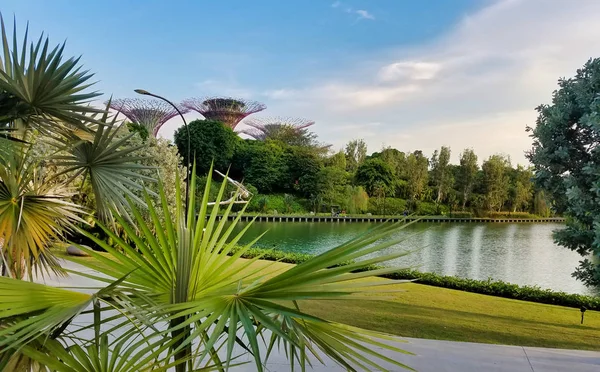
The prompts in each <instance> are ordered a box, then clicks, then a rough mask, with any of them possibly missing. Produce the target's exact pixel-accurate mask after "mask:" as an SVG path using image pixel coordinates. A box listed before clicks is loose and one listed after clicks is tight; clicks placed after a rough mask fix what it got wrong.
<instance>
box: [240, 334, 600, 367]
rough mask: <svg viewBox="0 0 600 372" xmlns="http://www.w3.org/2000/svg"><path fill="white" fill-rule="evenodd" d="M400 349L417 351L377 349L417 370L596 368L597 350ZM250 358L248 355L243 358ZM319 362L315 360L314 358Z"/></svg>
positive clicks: (277, 363)
mask: <svg viewBox="0 0 600 372" xmlns="http://www.w3.org/2000/svg"><path fill="white" fill-rule="evenodd" d="M406 340H407V341H408V343H406V344H402V345H401V346H400V347H401V348H402V349H405V350H408V351H411V352H413V353H415V354H416V355H398V354H395V353H393V352H390V351H385V350H379V351H380V352H382V353H383V354H385V355H387V356H390V357H392V358H397V359H396V360H398V361H400V362H402V363H404V364H406V365H409V366H410V367H412V368H414V369H416V370H417V371H420V372H599V371H600V352H593V351H579V350H561V349H544V348H536V347H520V346H502V345H489V344H476V343H470V342H452V341H436V340H425V339H414V338H412V339H409V338H407V339H406ZM245 360H248V361H249V357H248V359H245ZM317 363H318V362H317ZM380 365H382V366H383V367H384V368H388V369H387V370H389V371H406V370H404V369H401V368H399V367H396V366H394V365H390V364H385V363H381V364H380ZM313 366H314V368H313V369H311V370H310V371H315V372H326V371H331V372H337V371H345V369H344V368H342V367H339V366H338V365H337V364H335V363H334V362H332V361H326V365H325V366H323V365H321V364H320V363H319V364H313ZM233 370H234V371H236V372H250V371H255V370H256V367H255V366H254V365H253V364H246V365H243V366H239V367H237V368H235V369H233ZM266 370H267V371H270V372H284V371H290V370H291V369H290V364H289V363H288V362H287V360H286V358H285V355H283V354H274V355H271V357H270V358H269V363H268V364H267V365H266Z"/></svg>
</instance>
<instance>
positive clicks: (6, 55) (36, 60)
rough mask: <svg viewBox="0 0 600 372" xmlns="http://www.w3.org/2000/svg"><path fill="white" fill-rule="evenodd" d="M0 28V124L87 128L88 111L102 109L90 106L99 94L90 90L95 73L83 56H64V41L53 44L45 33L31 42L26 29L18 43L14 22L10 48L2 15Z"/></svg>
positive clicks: (46, 128)
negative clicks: (83, 62)
mask: <svg viewBox="0 0 600 372" xmlns="http://www.w3.org/2000/svg"><path fill="white" fill-rule="evenodd" d="M0 33H1V38H2V51H1V53H0V125H2V124H4V125H6V124H8V125H10V126H11V127H12V128H17V129H21V130H26V129H29V128H33V129H38V130H40V131H41V132H43V133H51V132H65V131H67V132H68V130H69V129H72V128H78V129H80V130H87V128H86V127H85V125H84V124H82V123H83V122H85V120H86V115H87V114H91V113H100V112H102V111H103V110H101V109H97V108H94V107H92V106H89V105H86V104H87V103H89V102H90V101H91V100H92V99H94V98H95V97H97V96H99V95H100V94H99V93H97V92H87V89H88V88H89V87H90V86H91V85H92V84H91V83H89V80H90V79H91V77H92V76H93V75H92V74H90V73H89V72H88V71H85V70H82V68H81V66H79V58H69V59H67V60H66V61H65V60H63V59H64V58H63V51H64V47H65V45H64V44H61V45H58V46H56V47H54V48H50V46H49V40H48V38H47V37H44V35H40V37H39V38H38V40H37V42H35V43H31V44H29V43H28V31H27V30H26V31H25V34H24V37H23V40H22V43H19V41H18V33H17V29H16V22H15V25H14V30H13V35H12V36H13V37H12V48H11V43H10V42H9V39H8V36H7V33H6V28H5V25H4V20H3V18H2V15H1V14H0ZM19 44H21V46H20V48H19Z"/></svg>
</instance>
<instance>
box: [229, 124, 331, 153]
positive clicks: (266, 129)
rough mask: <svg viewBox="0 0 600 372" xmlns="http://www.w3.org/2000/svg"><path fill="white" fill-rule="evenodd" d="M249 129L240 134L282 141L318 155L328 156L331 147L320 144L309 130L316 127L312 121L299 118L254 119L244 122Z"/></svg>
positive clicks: (260, 139)
mask: <svg viewBox="0 0 600 372" xmlns="http://www.w3.org/2000/svg"><path fill="white" fill-rule="evenodd" d="M244 124H246V125H248V126H249V127H251V128H249V129H244V130H241V131H240V133H244V134H247V135H249V136H250V137H252V138H254V139H256V140H259V141H265V140H275V141H281V142H283V143H285V144H288V145H290V146H300V147H306V148H311V149H313V151H315V152H317V153H322V154H326V153H327V152H328V151H329V148H330V147H331V145H327V144H323V143H320V142H319V141H318V140H317V135H316V134H315V133H313V132H310V131H309V130H308V129H307V128H308V127H310V126H312V125H314V124H315V122H314V121H312V120H306V119H299V118H252V119H247V120H245V121H244Z"/></svg>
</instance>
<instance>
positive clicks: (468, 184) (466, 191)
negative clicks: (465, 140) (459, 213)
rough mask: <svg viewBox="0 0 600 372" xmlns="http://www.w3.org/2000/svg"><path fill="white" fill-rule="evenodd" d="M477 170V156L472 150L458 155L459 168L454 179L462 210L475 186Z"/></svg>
mask: <svg viewBox="0 0 600 372" xmlns="http://www.w3.org/2000/svg"><path fill="white" fill-rule="evenodd" d="M478 169H479V166H478V165H477V155H475V152H474V151H473V149H465V150H464V151H463V152H462V154H460V167H459V171H458V177H457V179H456V183H457V186H458V191H459V192H460V195H461V203H462V209H465V206H466V205H467V202H468V201H469V198H470V196H471V193H472V191H473V186H474V185H475V179H476V176H477V170H478Z"/></svg>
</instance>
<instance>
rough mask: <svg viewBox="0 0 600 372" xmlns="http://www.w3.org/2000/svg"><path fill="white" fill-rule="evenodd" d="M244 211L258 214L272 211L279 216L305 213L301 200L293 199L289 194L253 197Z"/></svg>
mask: <svg viewBox="0 0 600 372" xmlns="http://www.w3.org/2000/svg"><path fill="white" fill-rule="evenodd" d="M286 195H287V197H286ZM246 210H247V211H248V212H258V213H272V212H273V211H277V213H280V214H285V213H290V214H295V213H307V210H306V208H305V207H304V205H303V203H302V200H301V199H298V198H294V197H293V196H292V195H290V194H269V195H262V194H258V195H255V196H254V197H253V198H252V199H251V200H250V203H248V207H247V209H246Z"/></svg>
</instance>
